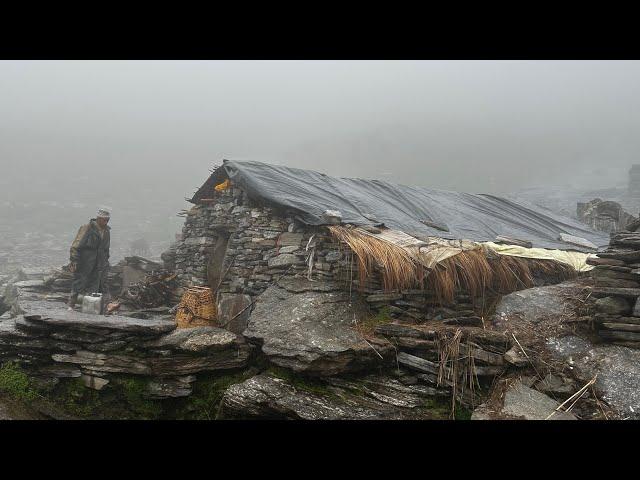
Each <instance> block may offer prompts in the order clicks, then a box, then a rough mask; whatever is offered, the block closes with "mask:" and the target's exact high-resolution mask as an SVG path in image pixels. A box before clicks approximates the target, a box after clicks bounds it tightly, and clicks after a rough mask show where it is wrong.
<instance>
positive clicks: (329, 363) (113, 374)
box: [0, 278, 640, 419]
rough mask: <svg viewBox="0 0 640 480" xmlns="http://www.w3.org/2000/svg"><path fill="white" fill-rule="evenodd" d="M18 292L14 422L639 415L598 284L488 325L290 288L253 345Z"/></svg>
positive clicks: (626, 357)
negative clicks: (598, 324) (600, 322)
mask: <svg viewBox="0 0 640 480" xmlns="http://www.w3.org/2000/svg"><path fill="white" fill-rule="evenodd" d="M15 285H18V286H17V287H16V286H15ZM13 287H14V289H15V291H16V292H15V293H16V295H17V300H18V304H19V305H20V308H21V309H22V310H23V311H24V312H23V313H22V314H18V315H14V314H12V312H11V310H6V311H4V312H0V356H1V357H2V361H3V365H6V364H7V363H8V362H13V361H18V363H19V364H20V368H21V370H20V371H13V370H6V371H5V370H3V371H0V389H2V387H3V385H4V386H5V393H3V397H1V398H0V415H2V416H4V417H7V418H203V419H207V418H210V419H213V418H229V419H234V418H274V419H447V418H459V419H465V418H471V419H546V418H550V419H624V418H637V412H640V396H639V395H638V393H637V392H638V391H640V388H639V387H640V369H639V367H637V365H638V360H639V359H640V354H639V353H638V350H635V349H633V348H629V347H625V346H621V345H608V344H604V343H602V339H601V338H600V337H599V336H598V335H596V334H595V333H594V331H593V330H592V327H593V325H592V322H591V320H590V319H591V318H592V315H591V313H592V309H593V303H592V302H593V300H594V299H592V298H590V296H589V292H590V289H591V288H592V283H591V280H590V279H589V278H581V279H578V280H574V281H569V282H564V283H561V284H558V285H552V286H544V287H536V288H531V289H527V290H522V291H518V292H514V293H512V294H509V295H506V296H504V297H503V298H502V299H501V301H500V302H499V303H498V304H497V306H496V309H495V313H494V314H493V315H492V316H490V317H488V318H479V317H473V316H471V317H459V318H450V319H446V321H431V322H419V323H416V322H415V320H414V319H411V318H397V319H393V318H391V317H385V316H383V315H380V314H376V315H371V314H370V313H369V312H368V310H367V307H366V304H362V303H361V302H360V301H358V300H357V297H349V295H348V294H346V293H345V292H344V291H342V290H341V289H340V288H339V286H337V285H333V284H331V283H330V282H310V281H308V280H307V279H306V278H285V279H283V281H281V282H278V284H277V285H273V286H271V287H269V288H268V289H267V290H265V292H264V293H263V294H261V295H260V296H259V297H257V301H256V304H255V307H254V309H253V312H252V313H251V315H250V316H249V317H248V324H247V328H246V329H245V330H244V331H243V332H241V334H240V333H234V332H230V331H228V330H226V329H224V328H221V327H198V328H194V329H184V330H176V329H175V322H174V320H173V317H172V316H171V315H169V314H166V313H164V314H159V313H158V314H154V315H151V316H150V317H149V318H146V319H143V318H132V317H130V316H109V317H95V316H91V315H83V314H81V313H79V312H68V311H67V310H66V309H64V306H63V304H62V303H61V301H60V300H61V299H59V298H57V297H56V296H55V295H54V296H52V297H50V298H47V295H45V294H44V293H43V292H42V291H40V290H39V289H40V288H41V287H42V283H41V282H36V281H34V280H22V281H20V282H17V283H14V284H13ZM6 292H7V288H6V287H5V288H4V290H3V295H5V297H6ZM3 368H4V367H3ZM23 372H26V374H27V377H28V385H29V387H28V389H27V390H24V388H23V389H22V390H19V391H18V390H16V391H17V392H18V393H19V395H18V397H16V396H15V395H11V392H9V393H7V392H6V387H7V384H6V383H7V380H6V379H9V380H10V381H11V382H13V383H11V386H13V387H15V385H18V386H20V388H22V385H23V384H22V383H21V382H22V380H23V377H22V376H21V374H22V373H23ZM3 382H5V383H4V384H3ZM24 385H26V384H24ZM13 387H12V388H13ZM16 388H17V387H16ZM25 388H26V387H25ZM25 392H26V393H25ZM14 393H16V392H14ZM20 395H22V397H21V396H20ZM21 398H22V400H20V399H21ZM454 407H455V408H454Z"/></svg>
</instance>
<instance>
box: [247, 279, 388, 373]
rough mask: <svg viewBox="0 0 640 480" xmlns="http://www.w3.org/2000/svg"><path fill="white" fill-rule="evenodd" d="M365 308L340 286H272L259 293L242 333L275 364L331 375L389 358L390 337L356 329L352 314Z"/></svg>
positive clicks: (361, 314) (356, 314)
mask: <svg viewBox="0 0 640 480" xmlns="http://www.w3.org/2000/svg"><path fill="white" fill-rule="evenodd" d="M298 287H299V286H298ZM310 288H311V287H310ZM323 288H326V286H325V287H323ZM291 290H294V291H291ZM367 314H368V312H367V311H366V310H365V307H363V306H361V305H360V304H358V303H357V302H356V301H355V300H352V299H350V298H349V295H348V294H347V293H345V292H342V291H338V290H333V291H325V292H317V291H313V290H303V289H301V288H289V289H287V288H281V287H279V286H271V287H269V288H268V289H267V290H265V291H264V293H262V295H260V297H258V301H257V303H256V307H255V309H254V311H253V312H252V314H251V317H250V318H249V325H248V327H247V329H246V330H245V331H244V333H243V334H244V336H245V337H246V338H247V339H249V341H251V342H253V343H256V344H258V345H260V347H261V349H262V353H264V355H266V357H267V358H268V360H269V361H270V362H271V363H273V364H275V365H278V366H281V367H285V368H288V369H291V370H293V371H295V372H304V373H306V374H309V375H323V376H326V375H335V374H340V373H345V372H349V371H356V370H361V369H363V368H370V367H373V366H376V365H381V364H383V363H385V362H386V361H387V360H391V352H392V351H393V347H392V346H391V345H390V344H389V343H388V342H386V341H382V340H373V339H369V340H366V339H365V338H364V337H363V336H361V335H360V334H359V333H358V332H357V331H356V330H355V329H354V319H358V318H363V315H367Z"/></svg>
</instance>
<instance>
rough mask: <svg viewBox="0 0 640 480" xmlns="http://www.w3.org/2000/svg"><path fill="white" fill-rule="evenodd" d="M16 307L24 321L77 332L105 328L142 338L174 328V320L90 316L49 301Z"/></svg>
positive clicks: (33, 302)
mask: <svg viewBox="0 0 640 480" xmlns="http://www.w3.org/2000/svg"><path fill="white" fill-rule="evenodd" d="M20 306H21V307H22V309H23V310H24V311H25V314H24V315H23V317H24V318H25V319H26V320H29V321H31V322H39V323H42V324H44V325H48V326H51V327H66V328H71V329H77V330H83V329H84V328H90V329H107V330H115V331H122V332H132V333H139V334H142V335H145V334H148V335H158V334H162V333H166V332H170V331H171V330H174V329H175V328H176V322H175V320H168V319H148V320H143V319H139V318H131V317H124V316H121V315H109V316H104V315H91V314H86V313H82V312H78V311H75V310H74V311H69V310H67V309H66V307H65V306H58V305H55V304H53V302H43V301H32V302H20Z"/></svg>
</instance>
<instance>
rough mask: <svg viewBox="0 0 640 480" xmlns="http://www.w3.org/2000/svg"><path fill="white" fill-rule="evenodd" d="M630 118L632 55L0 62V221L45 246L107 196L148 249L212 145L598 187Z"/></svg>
mask: <svg viewBox="0 0 640 480" xmlns="http://www.w3.org/2000/svg"><path fill="white" fill-rule="evenodd" d="M639 121H640V63H639V62H633V61H625V62H617V61H615V62H614V61H592V62H582V61H24V62H16V61H3V62H0V167H1V168H0V195H1V197H0V204H2V209H0V215H1V216H0V225H3V226H2V227H1V228H2V230H1V231H0V232H4V236H5V241H6V238H8V236H9V234H8V233H7V232H8V231H9V227H10V226H11V232H12V235H14V236H15V235H16V234H17V233H16V232H18V233H21V234H23V233H24V234H26V233H25V232H27V231H28V232H42V231H45V232H52V235H54V236H53V237H52V238H51V242H50V244H51V245H57V244H58V243H64V242H66V241H67V240H69V238H68V237H70V238H72V237H73V235H74V234H75V231H76V230H77V228H78V227H79V226H80V225H81V224H82V223H83V222H86V221H87V220H88V218H89V217H90V216H91V215H92V214H93V213H95V208H96V206H97V205H99V204H106V205H110V206H112V207H113V209H114V210H113V217H112V222H111V225H112V227H113V229H114V230H113V238H114V240H113V241H114V244H115V245H116V246H118V247H119V251H120V252H124V253H126V242H128V241H130V240H132V239H134V237H148V238H149V240H150V241H152V242H155V243H154V245H155V246H156V247H157V248H156V251H155V253H157V249H159V248H161V247H162V246H163V245H165V244H168V243H169V242H170V241H171V240H172V238H173V235H174V233H177V232H179V230H180V227H181V223H182V219H181V218H180V217H177V216H176V213H178V212H179V211H180V210H181V209H182V208H186V207H187V205H188V204H186V202H185V201H184V197H185V196H190V195H191V194H192V193H193V191H194V190H195V189H196V188H197V187H199V186H200V184H201V183H202V182H203V181H204V180H205V179H206V177H207V175H208V174H209V168H210V167H211V166H212V165H214V164H216V163H220V162H221V160H222V159H223V158H229V159H236V160H243V159H251V160H260V161H265V162H274V163H280V164H284V165H289V166H294V167H301V168H311V169H315V170H319V171H323V172H326V173H329V174H332V175H337V176H357V177H365V178H381V179H386V180H389V181H394V182H399V183H405V184H416V185H424V186H429V187H434V188H442V189H453V190H461V191H468V192H473V193H498V194H504V193H509V192H518V191H519V190H521V189H524V188H526V187H532V186H540V185H542V186H547V185H556V186H558V185H559V186H567V188H569V187H570V188H585V189H587V188H591V189H596V188H607V187H613V186H618V185H624V183H625V182H626V175H627V171H628V169H629V167H630V165H631V164H632V163H635V162H638V163H640V136H639V135H638V125H639ZM563 188H564V187H563ZM118 229H120V232H118V231H117V230H118ZM60 230H62V231H64V232H68V235H67V236H65V237H64V242H62V241H58V237H56V236H55V235H57V232H58V231H60ZM0 246H1V245H0ZM62 247H63V250H65V251H68V245H67V244H66V243H65V244H64V245H62ZM154 248H155V247H154Z"/></svg>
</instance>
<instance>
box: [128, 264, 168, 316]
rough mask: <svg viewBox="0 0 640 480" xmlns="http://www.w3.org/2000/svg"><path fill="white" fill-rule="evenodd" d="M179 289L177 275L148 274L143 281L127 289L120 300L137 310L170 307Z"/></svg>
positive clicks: (165, 273)
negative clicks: (176, 290)
mask: <svg viewBox="0 0 640 480" xmlns="http://www.w3.org/2000/svg"><path fill="white" fill-rule="evenodd" d="M176 288H177V281H176V274H175V273H172V272H167V271H166V270H159V271H153V272H151V273H148V274H147V275H146V276H145V278H144V279H143V280H142V281H139V282H136V283H133V284H131V285H129V286H128V287H125V288H124V290H123V291H122V294H121V295H120V298H119V300H120V301H121V302H122V303H126V304H128V305H130V306H132V307H135V308H153V307H160V306H163V305H169V302H170V299H171V297H172V294H173V291H174V290H175V289H176Z"/></svg>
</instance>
